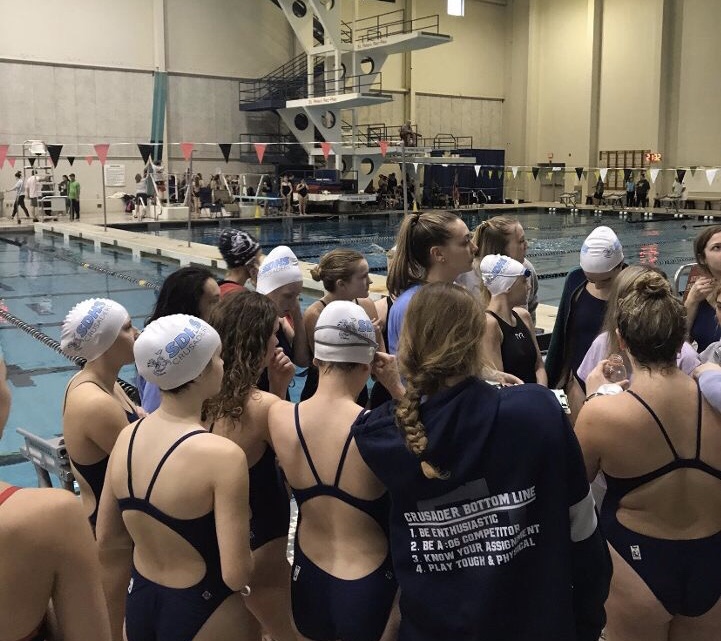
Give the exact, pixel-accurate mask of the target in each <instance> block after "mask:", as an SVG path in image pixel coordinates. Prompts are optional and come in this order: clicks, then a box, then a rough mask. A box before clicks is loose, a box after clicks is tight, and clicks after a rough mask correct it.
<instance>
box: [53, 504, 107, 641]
mask: <svg viewBox="0 0 721 641" xmlns="http://www.w3.org/2000/svg"><path fill="white" fill-rule="evenodd" d="M53 492H57V495H55V496H53V499H54V500H53V502H52V507H51V506H50V505H49V506H48V508H49V510H50V511H51V512H52V513H56V516H55V517H54V518H53V520H52V528H53V538H54V541H55V542H56V546H57V549H56V550H55V552H54V555H53V556H54V558H55V559H57V567H56V570H55V580H54V583H53V592H52V606H53V611H54V616H55V618H56V620H57V625H58V627H59V631H60V636H61V638H62V639H63V641H86V640H87V639H93V640H96V639H97V640H98V641H109V640H110V638H111V635H110V623H109V621H108V614H107V609H106V605H105V599H104V596H103V586H102V583H101V581H100V563H99V561H98V555H97V552H96V547H95V542H94V541H93V535H92V532H91V530H90V526H89V524H88V520H87V518H86V517H85V515H84V514H83V509H82V506H81V504H80V502H79V501H78V500H77V499H76V498H75V497H74V496H73V495H72V494H71V493H70V492H65V491H62V490H54V491H53Z"/></svg>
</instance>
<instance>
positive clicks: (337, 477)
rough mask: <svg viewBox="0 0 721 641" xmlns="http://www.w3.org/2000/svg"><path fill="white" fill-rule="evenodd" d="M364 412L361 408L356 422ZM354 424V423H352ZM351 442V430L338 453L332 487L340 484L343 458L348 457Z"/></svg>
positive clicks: (343, 463)
mask: <svg viewBox="0 0 721 641" xmlns="http://www.w3.org/2000/svg"><path fill="white" fill-rule="evenodd" d="M364 412H365V408H363V409H362V410H361V411H360V413H359V414H358V416H356V420H358V419H359V418H360V417H361V416H362V415H363V413H364ZM353 422H354V423H355V421H353ZM352 440H353V430H349V431H348V438H347V439H346V440H345V443H344V444H343V450H342V451H341V453H340V458H339V459H338V470H337V471H336V473H335V481H333V487H338V484H339V483H340V475H341V474H342V473H343V466H344V465H345V458H346V456H347V455H348V448H349V447H350V443H351V441H352Z"/></svg>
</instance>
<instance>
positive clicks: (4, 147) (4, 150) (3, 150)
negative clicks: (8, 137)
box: [0, 145, 10, 169]
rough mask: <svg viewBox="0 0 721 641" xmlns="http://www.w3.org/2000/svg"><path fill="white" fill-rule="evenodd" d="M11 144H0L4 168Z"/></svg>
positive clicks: (0, 158) (0, 165) (1, 162)
mask: <svg viewBox="0 0 721 641" xmlns="http://www.w3.org/2000/svg"><path fill="white" fill-rule="evenodd" d="M9 147H10V145H0V169H1V168H2V166H3V164H4V163H5V158H6V157H7V155H8V148H9Z"/></svg>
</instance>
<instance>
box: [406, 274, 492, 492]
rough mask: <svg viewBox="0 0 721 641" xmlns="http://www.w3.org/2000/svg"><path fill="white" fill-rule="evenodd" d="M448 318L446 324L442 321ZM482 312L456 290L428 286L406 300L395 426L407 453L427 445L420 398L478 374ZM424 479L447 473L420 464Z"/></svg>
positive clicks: (469, 297)
mask: <svg viewBox="0 0 721 641" xmlns="http://www.w3.org/2000/svg"><path fill="white" fill-rule="evenodd" d="M449 318H450V319H453V322H452V323H451V324H450V325H449V324H448V319H449ZM484 328H485V314H484V313H483V311H482V310H481V307H480V305H479V303H478V301H477V300H476V299H474V297H473V296H472V295H471V294H469V293H468V292H467V291H466V290H465V289H463V288H462V287H458V286H457V285H451V284H448V283H433V284H430V285H426V286H425V287H423V288H421V289H420V290H419V291H418V293H417V294H416V295H415V296H414V297H413V298H412V299H411V302H410V303H409V305H408V309H407V310H406V315H405V319H404V323H403V329H402V331H401V336H400V341H399V345H398V368H399V370H400V372H401V374H402V375H403V377H404V378H405V380H406V393H405V396H404V397H403V398H402V399H401V400H400V401H399V402H398V405H397V406H396V411H395V415H396V424H397V425H398V428H399V429H401V430H402V431H403V434H404V436H405V440H406V445H407V446H408V449H409V450H410V451H411V452H413V454H415V455H416V456H417V457H419V458H423V457H424V455H425V450H426V448H427V446H428V437H427V436H426V430H425V426H424V425H423V423H422V421H421V417H420V402H421V397H422V396H423V395H427V396H431V395H432V394H435V393H436V392H438V391H440V390H441V389H442V388H444V387H445V386H446V382H447V381H448V380H449V379H451V378H454V377H457V376H478V375H479V374H480V373H481V370H482V360H483V359H482V353H481V340H480V338H481V335H482V334H483V330H484ZM421 470H422V471H423V474H424V475H425V476H426V478H429V479H446V478H448V476H449V473H448V472H445V471H442V470H441V469H440V468H439V467H437V466H436V465H434V464H433V463H431V462H429V461H427V460H422V461H421Z"/></svg>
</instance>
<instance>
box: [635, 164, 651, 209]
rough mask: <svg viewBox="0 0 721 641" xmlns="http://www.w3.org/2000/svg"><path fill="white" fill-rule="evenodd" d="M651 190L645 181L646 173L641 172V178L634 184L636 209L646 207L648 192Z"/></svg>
mask: <svg viewBox="0 0 721 641" xmlns="http://www.w3.org/2000/svg"><path fill="white" fill-rule="evenodd" d="M650 190H651V185H650V183H649V182H648V180H647V179H646V172H645V171H642V172H641V177H640V178H639V179H638V182H637V183H636V206H637V207H648V192H649V191H650Z"/></svg>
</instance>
